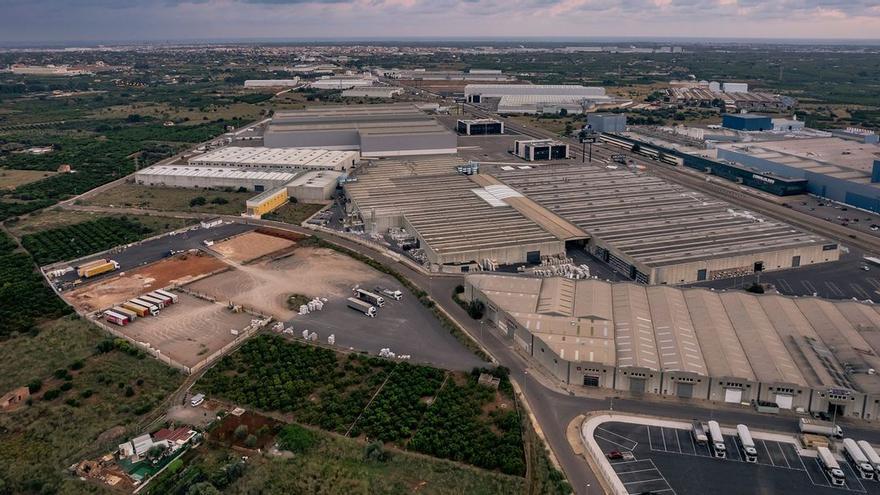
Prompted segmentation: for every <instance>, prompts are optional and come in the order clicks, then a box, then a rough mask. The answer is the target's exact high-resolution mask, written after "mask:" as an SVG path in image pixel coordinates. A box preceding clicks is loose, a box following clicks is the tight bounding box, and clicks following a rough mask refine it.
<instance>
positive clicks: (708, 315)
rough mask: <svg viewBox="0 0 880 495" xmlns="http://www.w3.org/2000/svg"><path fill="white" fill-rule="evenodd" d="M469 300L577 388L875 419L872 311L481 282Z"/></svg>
mask: <svg viewBox="0 0 880 495" xmlns="http://www.w3.org/2000/svg"><path fill="white" fill-rule="evenodd" d="M464 296H465V299H466V300H479V301H482V302H483V303H484V304H485V306H486V308H487V311H486V318H487V320H488V321H489V322H490V323H491V324H492V325H494V326H495V327H496V329H497V331H498V332H499V333H500V334H501V335H502V336H504V337H507V338H509V339H511V340H512V341H513V343H514V344H515V345H517V346H518V347H520V348H521V349H522V350H523V351H524V352H526V353H528V354H529V355H530V356H532V357H533V358H534V359H535V360H537V361H538V362H539V363H540V364H541V365H542V366H544V367H545V368H547V369H548V370H549V371H550V372H551V373H552V374H553V375H554V376H555V377H556V378H558V379H559V380H562V381H563V382H565V383H568V384H576V385H583V386H587V387H603V388H609V389H615V390H621V391H629V392H634V393H653V394H660V395H666V396H677V397H682V398H697V399H705V400H711V401H716V402H728V403H742V402H755V401H759V400H760V401H766V402H775V403H776V404H777V405H778V406H779V408H780V409H803V410H809V411H815V412H819V411H821V412H828V413H831V414H836V415H838V416H847V417H856V418H865V419H875V418H877V416H878V414H880V376H878V375H876V374H875V373H874V370H876V369H878V366H880V357H878V353H880V311H878V308H877V307H876V306H874V305H872V304H863V303H859V302H855V301H830V300H823V299H819V298H812V297H809V298H792V297H787V296H780V295H760V296H759V295H754V294H749V293H746V292H740V291H735V292H714V291H711V290H707V289H679V288H674V287H668V286H644V285H639V284H633V283H616V284H614V283H609V282H604V281H600V280H589V279H588V280H570V279H563V278H545V279H539V278H526V277H522V276H515V275H498V274H473V275H468V276H467V277H466V279H465V294H464Z"/></svg>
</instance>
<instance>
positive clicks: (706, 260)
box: [488, 164, 840, 284]
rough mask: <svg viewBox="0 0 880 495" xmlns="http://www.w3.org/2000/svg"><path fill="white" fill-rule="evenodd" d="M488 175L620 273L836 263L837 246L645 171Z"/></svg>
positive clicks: (699, 276)
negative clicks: (581, 235)
mask: <svg viewBox="0 0 880 495" xmlns="http://www.w3.org/2000/svg"><path fill="white" fill-rule="evenodd" d="M488 173H489V174H490V175H492V176H493V177H495V178H496V179H498V180H499V181H501V182H502V183H504V184H506V185H508V186H510V187H511V188H513V189H514V190H516V191H517V192H519V193H521V194H523V195H524V196H526V197H528V198H530V199H532V200H533V201H535V202H536V203H538V204H540V205H541V206H543V207H544V208H546V209H547V210H548V211H551V212H553V214H555V215H557V216H559V217H561V218H563V219H565V220H566V221H568V222H570V223H571V224H574V225H576V226H577V227H579V228H580V229H581V230H583V231H584V232H586V233H587V234H588V235H589V242H588V245H587V248H588V249H589V251H590V252H592V253H593V254H594V255H596V256H597V257H599V258H600V259H602V260H604V261H606V262H607V263H608V264H609V265H611V267H612V268H614V269H615V270H616V271H618V272H619V273H622V274H623V275H625V276H627V277H629V278H631V279H632V280H635V281H638V282H642V283H648V284H679V283H689V282H697V281H702V280H714V279H721V278H728V277H735V276H741V275H747V274H751V273H754V272H755V271H770V270H778V269H783V268H794V267H798V266H804V265H810V264H814V263H824V262H828V261H836V260H837V259H838V258H839V256H840V251H839V249H838V246H837V244H835V243H834V242H832V241H829V240H828V239H824V238H821V237H819V236H816V235H813V234H810V233H807V232H804V231H801V230H798V229H796V228H794V227H792V226H790V225H786V224H783V223H780V222H776V221H772V220H769V219H766V218H763V217H760V216H757V215H755V214H753V213H750V212H747V211H741V210H737V209H736V208H735V207H734V206H733V205H731V204H730V203H727V202H725V201H722V200H718V199H714V198H711V197H708V196H705V195H702V194H700V193H697V192H695V191H690V190H687V189H684V188H682V187H680V186H677V185H674V184H671V183H669V182H666V181H664V180H662V179H660V178H657V177H654V176H650V175H647V174H638V173H632V172H630V171H627V170H609V169H605V168H598V167H585V166H581V165H570V164H551V165H544V166H541V167H538V168H529V169H521V168H515V169H514V168H511V167H508V170H504V169H493V170H491V171H490V172H488Z"/></svg>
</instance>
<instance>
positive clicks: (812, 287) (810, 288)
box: [801, 280, 818, 292]
mask: <svg viewBox="0 0 880 495" xmlns="http://www.w3.org/2000/svg"><path fill="white" fill-rule="evenodd" d="M801 284H802V285H803V286H804V287H806V288H807V290H808V291H810V292H818V291H817V290H816V286H815V285H813V284H811V283H810V281H809V280H801Z"/></svg>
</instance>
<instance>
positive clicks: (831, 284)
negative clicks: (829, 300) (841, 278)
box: [825, 282, 844, 297]
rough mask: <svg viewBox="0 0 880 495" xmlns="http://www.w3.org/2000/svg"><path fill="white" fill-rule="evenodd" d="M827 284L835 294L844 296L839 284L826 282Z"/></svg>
mask: <svg viewBox="0 0 880 495" xmlns="http://www.w3.org/2000/svg"><path fill="white" fill-rule="evenodd" d="M825 285H827V286H828V288H829V289H831V292H833V293H834V294H836V295H838V296H841V297H843V296H844V293H843V291H842V290H840V287H838V286H837V284H835V283H834V282H825Z"/></svg>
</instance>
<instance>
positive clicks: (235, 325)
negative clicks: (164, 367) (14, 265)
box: [61, 225, 484, 372]
mask: <svg viewBox="0 0 880 495" xmlns="http://www.w3.org/2000/svg"><path fill="white" fill-rule="evenodd" d="M241 227H243V226H241V225H239V227H238V228H236V229H234V233H233V234H232V235H229V236H226V237H221V238H218V239H212V238H211V237H210V236H209V235H206V234H205V233H204V232H200V233H199V238H200V239H202V238H204V239H203V240H202V241H201V242H200V244H201V247H200V248H191V249H189V250H186V251H183V252H174V251H172V252H171V253H170V255H169V256H166V257H165V258H163V259H160V260H159V261H154V262H151V263H147V264H145V265H142V266H139V267H136V268H133V269H128V270H124V269H123V270H110V271H109V272H107V273H101V274H98V275H97V276H96V277H95V278H94V279H89V278H87V277H83V279H82V282H81V283H80V284H78V285H77V286H76V287H75V288H72V289H70V290H66V291H62V292H61V296H62V297H63V298H64V299H65V300H66V301H67V302H68V303H69V304H71V305H72V306H73V307H74V308H76V309H77V311H78V312H80V313H81V314H84V315H88V316H89V317H91V318H93V319H95V320H96V321H98V322H99V323H100V324H102V326H104V327H105V328H106V329H108V330H109V331H111V332H113V333H115V334H117V335H119V336H122V337H124V338H127V339H129V340H130V341H132V342H134V343H137V344H138V345H141V346H142V347H144V348H145V349H147V350H149V351H150V352H151V353H152V354H154V355H155V356H156V357H159V358H160V359H162V360H163V361H165V362H167V363H169V364H171V365H174V366H176V367H178V368H181V369H183V370H185V371H187V372H193V371H194V370H196V369H198V368H200V367H201V366H203V365H204V364H205V363H207V362H209V361H211V360H213V359H214V358H215V357H217V356H218V355H220V354H222V353H224V352H226V351H228V350H229V349H231V348H232V347H233V346H234V345H236V344H237V343H238V342H240V341H241V340H243V339H245V338H247V337H249V336H250V335H252V334H253V333H254V332H256V331H258V330H259V329H260V328H261V327H263V326H266V324H267V323H268V322H269V321H270V320H274V321H276V322H280V324H275V325H271V328H274V329H275V330H276V331H279V332H281V331H282V330H283V331H284V334H285V336H286V337H288V338H298V339H302V338H303V332H304V331H305V332H306V333H305V335H306V336H311V338H312V339H313V340H317V341H319V342H320V343H321V344H324V345H335V346H336V347H338V348H342V349H346V350H358V351H366V352H369V353H371V354H374V355H375V354H380V353H381V352H382V351H383V349H385V350H386V351H385V352H388V350H390V351H391V352H393V353H395V355H398V356H404V358H409V359H412V360H413V361H417V362H423V363H431V364H435V365H439V366H444V367H448V368H451V369H457V370H470V369H471V368H473V367H474V366H481V365H483V364H484V363H482V362H481V361H480V360H479V359H478V358H477V357H476V356H475V355H474V354H473V353H471V352H470V351H469V350H468V349H467V348H465V347H464V346H463V345H462V344H461V343H459V342H458V341H457V340H456V339H455V337H453V336H452V335H451V334H450V333H449V331H448V330H447V329H445V328H444V327H443V326H442V325H441V323H440V322H439V321H438V320H437V318H436V317H434V315H433V314H432V313H431V312H430V311H429V310H428V309H426V308H425V307H423V306H422V305H421V304H420V303H419V302H418V300H416V298H415V297H413V296H412V295H411V294H410V293H409V292H408V291H406V290H405V289H404V288H403V287H402V286H401V285H400V284H399V283H398V282H397V281H396V280H395V279H393V278H392V277H390V276H388V275H385V274H383V273H380V272H378V271H376V270H374V269H372V268H370V267H368V266H366V265H364V264H363V263H361V262H359V261H357V260H355V259H353V258H350V257H348V256H346V255H344V254H341V253H339V252H337V251H334V250H332V249H329V248H325V247H317V246H315V245H313V243H310V242H308V240H307V239H306V237H305V236H302V235H299V234H296V233H293V232H288V231H282V230H276V229H266V228H256V227H253V226H251V227H250V228H247V229H243V228H241ZM230 230H232V229H229V228H224V229H217V232H218V234H219V233H221V232H222V233H226V232H229V231H230ZM158 242H162V239H156V240H154V241H150V242H148V243H145V244H143V245H134V246H129V247H127V248H126V249H125V250H124V251H121V252H118V253H115V254H110V255H105V258H106V259H108V262H109V261H112V262H114V263H116V262H117V261H119V263H118V264H117V266H118V265H121V266H123V267H125V266H131V263H130V262H127V261H130V259H140V258H142V257H143V256H144V253H152V252H155V251H156V247H155V246H153V245H151V244H152V243H158ZM85 263H88V266H92V265H95V263H94V262H93V261H92V262H84V264H85ZM98 264H99V263H98ZM95 266H97V265H95ZM75 268H78V267H75ZM356 288H362V289H366V290H368V291H372V292H379V291H381V289H387V290H389V291H391V292H392V293H393V291H401V294H402V297H401V298H400V299H399V300H397V299H395V298H394V297H386V298H385V299H387V301H388V302H386V303H385V304H384V305H383V306H382V307H378V308H376V312H375V314H376V316H375V317H372V318H371V317H368V316H366V315H365V314H364V313H363V312H361V311H357V310H354V309H352V308H351V303H349V302H348V301H347V300H348V298H351V297H354V296H357V292H356V291H355V289H356ZM157 289H164V290H167V291H169V292H171V293H173V294H174V295H175V296H176V297H177V301H176V302H175V303H173V304H160V301H157V300H156V299H155V297H153V296H155V294H154V295H153V296H150V295H149V293H151V292H153V291H156V290H157ZM315 299H317V300H318V301H321V303H320V306H321V309H320V310H318V309H317V308H316V307H315V305H313V309H314V311H311V312H302V311H300V306H301V303H302V302H303V301H308V300H315ZM368 303H369V305H372V304H373V303H374V302H372V301H368ZM149 306H153V308H150V307H149Z"/></svg>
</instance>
